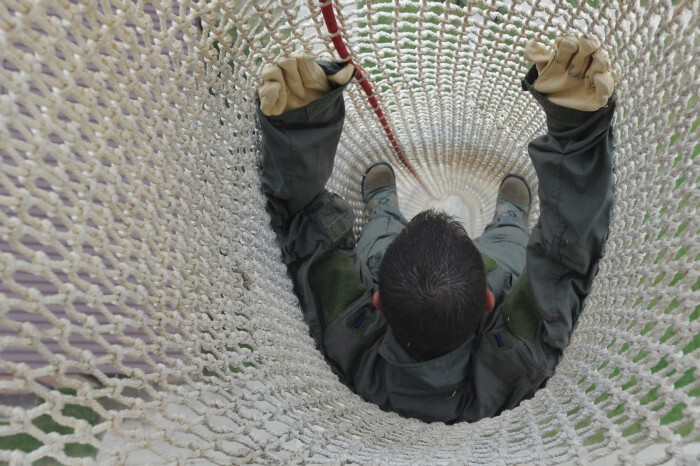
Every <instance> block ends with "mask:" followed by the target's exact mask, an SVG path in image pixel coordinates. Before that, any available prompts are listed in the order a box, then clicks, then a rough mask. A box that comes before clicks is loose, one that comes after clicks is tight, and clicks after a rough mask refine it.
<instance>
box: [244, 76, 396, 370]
mask: <svg viewBox="0 0 700 466" xmlns="http://www.w3.org/2000/svg"><path fill="white" fill-rule="evenodd" d="M320 64H321V66H322V67H323V68H324V69H325V71H326V73H327V74H332V73H333V72H335V71H337V70H338V68H339V67H340V66H342V64H336V63H325V62H324V63H320ZM346 86H347V84H345V85H343V86H340V87H337V88H335V89H333V90H332V91H331V92H329V93H327V94H325V95H324V96H323V97H321V98H319V99H317V100H315V101H313V102H311V103H310V104H308V105H306V106H305V107H302V108H298V109H295V110H291V111H289V112H285V113H283V114H281V115H279V116H265V115H263V114H262V112H261V111H260V106H259V102H258V108H257V116H258V120H259V121H260V127H261V137H262V141H261V147H262V160H261V167H260V168H261V170H260V179H261V186H262V190H263V193H264V194H265V196H266V198H267V210H268V212H269V214H270V219H271V225H272V228H273V230H274V231H275V233H276V235H277V240H278V242H279V245H280V249H281V252H282V260H283V262H284V263H285V265H286V266H287V270H288V272H289V275H290V276H291V279H292V282H293V284H294V291H295V293H296V295H297V297H298V298H299V304H300V307H301V310H302V313H303V315H304V320H305V321H306V323H307V324H308V325H309V329H310V332H311V335H312V336H313V338H314V339H315V341H316V344H317V345H318V347H319V348H321V349H322V350H323V352H324V354H325V355H326V356H327V357H328V358H329V359H330V360H331V361H332V363H333V367H334V369H335V370H336V372H337V373H338V375H339V376H340V377H341V380H343V381H345V382H349V380H348V377H350V378H351V376H350V374H351V373H352V372H353V371H354V369H355V365H356V364H357V361H358V360H359V358H360V357H361V355H362V353H363V352H364V350H365V349H366V348H367V347H368V346H369V345H371V344H373V343H374V341H375V340H376V339H377V338H379V336H381V335H382V334H383V333H384V329H385V327H386V324H385V323H384V319H383V318H382V317H381V315H380V314H379V313H378V312H377V311H376V310H375V309H374V307H373V306H372V305H371V291H370V290H371V288H372V279H371V276H370V274H369V271H368V270H367V269H366V267H364V265H363V264H362V263H361V261H360V260H359V259H358V258H357V256H356V253H355V237H354V234H353V231H352V226H353V223H354V216H353V212H352V208H351V207H350V205H349V204H348V203H347V202H346V201H345V200H344V199H342V198H341V197H340V196H337V195H335V194H333V193H330V192H328V191H327V190H326V189H325V185H326V182H327V181H328V178H329V177H330V175H331V173H332V171H333V162H334V158H335V153H336V149H337V147H338V142H339V140H340V135H341V132H342V129H343V121H344V116H345V107H344V102H343V90H344V89H345V87H346Z"/></svg>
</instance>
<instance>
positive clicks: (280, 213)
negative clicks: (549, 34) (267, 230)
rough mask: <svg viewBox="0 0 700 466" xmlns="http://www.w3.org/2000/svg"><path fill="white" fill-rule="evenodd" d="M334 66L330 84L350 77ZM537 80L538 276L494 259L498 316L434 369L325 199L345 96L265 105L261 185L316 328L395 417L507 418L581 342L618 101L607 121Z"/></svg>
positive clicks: (606, 111)
mask: <svg viewBox="0 0 700 466" xmlns="http://www.w3.org/2000/svg"><path fill="white" fill-rule="evenodd" d="M322 66H323V67H324V69H326V72H327V73H329V74H330V73H332V72H334V71H336V70H337V69H338V67H339V65H337V64H334V63H323V64H322ZM536 79H537V71H536V69H535V68H534V67H533V69H531V70H530V72H529V73H528V75H527V76H526V77H525V79H524V80H523V89H525V90H527V91H529V92H530V93H531V94H532V95H533V97H534V98H535V100H536V101H537V102H538V103H539V104H540V105H541V106H542V108H543V109H544V111H545V113H546V117H547V127H548V132H547V134H546V135H543V136H540V137H538V138H536V139H534V140H533V141H532V142H531V143H530V144H529V146H528V152H529V155H530V157H531V159H532V163H533V165H534V167H535V170H536V172H537V176H538V179H539V198H540V218H539V219H538V222H537V224H536V226H535V227H534V229H533V231H532V234H531V236H530V240H529V243H528V246H527V251H526V267H525V270H524V271H523V273H522V275H520V276H510V274H507V273H504V272H503V271H502V270H503V268H500V267H496V265H497V264H495V262H494V260H493V259H491V258H490V257H488V256H485V260H484V262H485V266H486V269H487V279H488V284H489V287H490V288H491V290H492V291H493V292H494V294H495V295H496V298H497V301H496V302H497V307H496V309H495V310H494V311H493V312H490V313H485V314H484V317H483V319H482V322H481V324H480V327H479V329H478V331H477V333H476V334H475V335H472V336H471V337H470V338H469V339H468V340H467V341H466V342H465V343H464V344H463V345H462V346H461V347H459V348H457V349H456V350H454V351H452V352H450V353H448V354H446V355H443V356H441V357H439V358H436V359H433V360H430V361H424V362H417V361H415V360H414V359H413V358H412V357H411V356H410V355H409V354H408V353H407V352H406V351H404V350H403V348H402V347H401V346H400V345H399V344H398V343H397V341H396V340H395V339H394V337H393V335H392V333H391V329H390V328H389V327H388V326H387V324H386V322H385V320H384V318H383V316H382V314H381V312H379V311H377V310H376V309H375V308H374V306H373V305H372V298H371V296H372V292H373V288H374V283H373V281H372V279H371V276H370V273H369V271H368V270H367V269H366V266H365V265H364V264H362V263H361V262H360V261H359V260H358V258H357V256H356V253H355V238H354V235H353V232H352V225H353V213H352V209H351V208H350V206H349V205H348V203H347V202H345V201H344V200H343V199H342V198H340V197H339V196H337V195H335V194H332V193H330V192H328V191H326V190H325V184H326V182H327V180H328V178H329V177H330V175H331V172H332V169H333V161H334V157H335V152H336V148H337V144H338V141H339V139H340V134H341V131H342V127H343V120H344V102H343V98H342V92H343V90H344V88H345V86H341V87H338V88H336V89H335V90H333V91H331V92H330V93H328V94H326V95H325V96H323V97H322V98H320V99H318V100H316V101H314V102H312V103H311V104H309V105H308V106H306V107H303V108H300V109H296V110H293V111H290V112H286V113H284V114H282V115H280V116H276V117H266V116H264V115H262V113H260V112H259V109H258V117H259V120H260V125H261V129H262V153H263V158H262V164H261V183H262V189H263V192H264V193H265V195H266V197H267V201H268V211H269V213H270V217H271V225H272V228H273V229H274V230H275V232H276V233H277V237H278V240H279V243H280V247H281V251H282V258H283V260H284V262H285V264H286V265H287V267H288V270H289V273H290V275H291V277H292V280H293V283H294V287H295V292H296V293H297V295H298V296H299V300H300V303H301V308H302V312H303V315H304V318H305V320H306V322H307V323H308V324H309V328H310V331H311V334H312V336H313V337H314V339H315V340H316V342H317V344H318V347H319V349H320V350H321V351H322V352H323V353H324V354H325V356H326V358H327V359H328V361H329V363H330V365H331V367H332V368H333V369H334V371H335V372H336V373H337V374H338V376H339V377H340V378H341V380H343V381H344V382H345V383H346V384H348V385H349V386H350V387H351V388H352V389H353V390H354V391H355V392H357V393H358V394H359V395H361V396H362V397H363V398H364V399H366V400H367V401H370V402H372V403H376V404H377V405H379V406H380V407H381V408H382V409H386V410H392V411H395V412H398V413H400V414H402V415H405V416H411V417H416V418H419V419H422V420H424V421H428V422H431V421H441V422H446V423H450V422H459V421H476V420H478V419H481V418H483V417H489V416H494V415H497V414H499V413H500V412H502V411H503V410H505V409H511V408H513V407H515V406H517V405H518V404H519V403H520V402H521V401H522V400H523V399H526V398H528V397H531V396H532V395H533V394H534V392H535V391H536V390H537V389H538V388H540V387H541V386H543V384H544V383H545V382H546V380H547V379H548V378H549V377H551V376H552V375H553V373H554V370H555V367H556V365H557V364H558V363H559V361H560V359H561V355H562V351H563V350H564V348H565V347H566V346H567V345H568V343H569V338H570V335H571V332H572V330H573V328H574V326H575V324H576V321H577V319H578V317H579V315H580V314H581V312H582V311H583V304H584V299H585V297H586V296H587V294H588V293H589V291H590V288H591V282H592V280H593V278H594V277H595V274H596V271H597V263H598V260H599V259H600V257H601V255H602V254H603V247H604V243H605V240H606V239H607V235H608V226H609V222H610V207H611V204H612V199H613V192H612V187H613V175H612V157H613V150H612V131H611V121H612V117H613V112H614V106H615V99H614V97H613V98H611V99H610V101H609V102H608V105H607V106H606V107H604V108H601V109H599V110H598V111H596V112H581V111H576V110H571V109H567V108H563V107H559V106H557V105H555V104H553V103H551V102H550V101H548V100H547V99H546V97H544V96H543V95H541V94H539V93H537V92H536V91H534V90H533V89H532V84H533V83H534V81H535V80H536ZM346 85H347V84H346Z"/></svg>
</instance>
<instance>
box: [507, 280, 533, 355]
mask: <svg viewBox="0 0 700 466" xmlns="http://www.w3.org/2000/svg"><path fill="white" fill-rule="evenodd" d="M503 315H504V316H505V318H506V326H507V327H508V330H510V332H511V333H512V334H513V335H515V336H516V337H517V338H519V339H521V340H524V341H532V339H533V338H534V337H535V334H536V333H537V329H538V328H539V327H540V323H541V322H542V317H541V316H540V312H539V311H538V310H537V306H536V305H535V301H534V299H533V297H532V288H531V287H530V278H529V276H528V273H527V270H525V271H524V272H523V274H522V275H521V276H520V278H518V281H516V282H515V285H513V288H512V289H511V290H510V293H508V296H506V299H505V301H504V302H503Z"/></svg>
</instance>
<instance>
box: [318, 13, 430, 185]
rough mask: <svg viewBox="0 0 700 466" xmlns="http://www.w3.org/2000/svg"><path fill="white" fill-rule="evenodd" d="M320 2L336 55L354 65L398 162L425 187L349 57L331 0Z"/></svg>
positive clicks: (362, 74)
mask: <svg viewBox="0 0 700 466" xmlns="http://www.w3.org/2000/svg"><path fill="white" fill-rule="evenodd" d="M320 4H321V13H323V20H324V22H325V23H326V29H328V33H329V34H330V35H331V40H332V41H333V45H334V46H335V50H336V52H338V55H340V58H341V59H343V60H344V61H346V62H348V63H351V64H352V65H353V66H354V67H355V70H356V73H355V78H356V79H357V81H358V82H359V83H360V86H362V89H364V91H365V94H367V99H368V100H369V103H370V105H372V108H373V109H374V113H376V114H377V117H378V118H379V123H380V124H381V125H382V128H383V129H384V132H385V133H386V136H387V138H388V139H389V142H390V143H391V146H392V147H393V148H394V152H396V156H397V157H398V159H399V162H401V164H402V165H403V166H404V167H406V169H407V170H408V171H409V172H410V173H411V175H413V177H414V178H415V179H416V181H418V183H420V185H421V186H423V188H425V185H424V184H423V181H422V180H421V179H420V177H419V176H418V173H416V170H415V168H413V165H411V163H410V162H409V161H408V160H406V156H405V155H404V153H403V150H401V147H400V146H399V143H398V141H397V140H396V138H395V137H394V131H393V130H392V129H391V125H390V124H389V122H388V121H387V119H386V117H385V116H384V112H383V111H382V108H381V106H380V105H379V101H378V100H377V97H376V96H375V95H374V91H373V90H372V85H371V84H370V83H369V80H368V79H367V78H366V77H365V75H364V73H363V72H362V68H360V65H358V64H357V63H355V62H354V61H353V60H352V57H350V52H348V49H347V47H345V42H344V41H343V37H342V35H341V34H340V31H339V30H338V22H337V21H336V19H335V11H334V10H333V0H321V2H320Z"/></svg>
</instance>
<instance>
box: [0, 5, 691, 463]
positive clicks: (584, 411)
mask: <svg viewBox="0 0 700 466" xmlns="http://www.w3.org/2000/svg"><path fill="white" fill-rule="evenodd" d="M463 3H464V4H454V3H451V2H445V3H439V2H433V1H422V2H406V1H403V0H395V1H390V0H383V1H376V2H352V1H348V2H342V3H341V2H335V3H334V10H335V12H336V17H337V20H338V23H339V25H340V31H341V34H342V36H343V39H344V40H345V42H346V44H347V45H348V49H349V50H350V53H351V56H352V57H353V60H354V61H355V62H356V63H357V64H358V65H359V66H361V67H362V69H363V70H364V72H365V75H366V77H367V79H369V80H370V81H371V83H372V86H373V88H374V91H375V95H376V96H377V97H378V100H379V103H380V105H381V107H382V109H383V111H384V113H385V115H386V116H387V119H388V124H389V125H390V126H391V128H392V131H393V134H394V135H395V137H396V140H397V141H398V145H399V147H400V150H401V151H402V152H403V154H405V156H406V158H407V160H408V161H409V162H410V163H411V164H412V165H413V167H415V170H416V173H417V175H418V176H419V177H420V179H421V180H422V182H423V184H424V185H425V188H423V187H421V186H420V184H419V183H418V182H417V181H416V179H415V178H414V177H413V176H411V175H410V173H409V172H408V170H406V169H405V168H403V167H402V165H401V164H400V163H398V162H397V160H396V152H395V151H394V149H393V148H392V146H391V144H390V143H389V142H388V140H387V137H386V134H385V131H384V129H383V128H382V126H381V125H380V124H379V123H378V121H379V120H378V119H377V117H376V116H375V112H374V110H373V108H372V106H371V105H370V104H369V103H368V100H367V99H366V97H365V96H364V93H363V92H362V91H361V89H360V88H359V86H355V85H353V86H351V87H350V88H349V90H348V91H347V93H346V103H347V120H346V125H345V130H344V134H343V138H342V140H341V143H340V148H339V151H338V157H337V159H336V168H335V172H334V176H333V178H332V180H331V183H330V186H329V188H330V189H332V190H334V191H336V192H338V193H339V194H341V195H343V196H345V197H346V198H347V199H348V200H349V201H350V202H351V204H352V205H353V207H354V208H355V210H356V214H357V229H358V231H359V229H360V228H361V222H362V220H363V218H364V217H363V216H364V213H363V211H362V204H361V201H360V194H359V179H360V175H361V173H363V172H364V170H365V168H366V166H367V165H368V164H370V163H371V162H372V161H376V160H380V159H387V160H390V161H393V162H394V165H395V166H396V167H397V173H398V177H399V183H400V186H399V190H400V193H399V194H400V199H401V203H402V208H403V209H404V211H405V213H406V214H407V216H409V217H410V216H412V215H414V214H415V213H417V212H418V211H420V210H422V209H425V208H427V207H430V206H444V207H447V208H448V209H452V210H453V211H454V212H456V213H457V214H458V215H460V217H461V218H462V219H463V220H464V221H465V223H466V225H467V227H468V230H469V232H470V233H471V234H472V235H477V234H479V233H480V232H481V231H482V230H483V228H484V226H485V224H486V221H487V220H488V219H489V218H490V216H491V213H492V212H493V207H494V205H495V196H496V191H497V188H498V184H499V181H500V179H501V178H502V176H503V175H504V174H506V173H508V172H520V173H522V174H524V175H525V176H526V177H528V179H530V181H531V183H532V184H533V186H535V187H536V179H535V175H534V171H533V170H532V167H531V166H530V163H529V160H528V158H527V152H526V146H527V143H528V142H529V140H530V139H532V138H533V137H535V136H537V135H539V134H542V133H543V132H544V130H545V126H544V120H543V114H542V112H541V110H540V109H539V108H538V107H537V105H536V104H535V103H534V101H533V100H532V99H531V98H530V97H529V96H528V95H526V94H525V93H523V92H522V91H521V90H520V88H519V80H520V78H521V77H522V76H523V75H524V73H525V71H526V69H527V64H526V63H525V62H524V60H523V50H524V46H525V44H526V42H527V41H528V40H529V39H532V38H536V39H540V40H542V41H549V40H551V39H552V38H553V37H555V36H556V35H558V34H560V33H562V32H568V31H573V32H578V33H587V34H591V35H595V36H596V37H598V38H599V39H600V40H601V42H602V43H603V44H605V48H606V49H607V51H608V52H609V54H610V56H611V57H613V60H612V61H613V64H614V72H615V74H616V77H617V79H618V82H619V87H618V94H619V107H618V110H617V114H616V119H615V134H616V165H615V174H616V186H615V196H616V200H615V205H614V211H613V223H612V226H611V230H610V239H609V241H608V243H607V250H606V255H605V258H604V259H603V260H602V262H601V264H600V272H599V274H598V277H597V279H596V281H595V285H594V290H593V292H592V294H591V296H590V298H589V299H588V301H587V307H586V311H585V313H584V314H583V316H582V317H581V319H580V321H579V324H578V327H577V329H576V331H575V333H574V336H573V339H572V342H571V345H570V347H569V348H568V350H567V351H566V353H565V358H564V361H563V362H562V363H561V365H560V366H559V367H558V370H557V373H556V375H555V376H554V377H553V378H552V379H551V380H549V382H548V384H547V387H546V388H545V389H542V390H540V391H539V392H538V393H537V395H536V396H535V397H534V398H533V399H532V400H529V401H525V402H523V403H522V405H521V406H520V407H518V408H517V409H515V410H513V411H509V412H505V413H503V414H502V415H501V416H499V417H498V418H493V419H484V420H482V421H480V422H478V423H474V424H466V423H462V424H457V425H453V426H446V425H443V424H439V423H436V424H424V423H422V422H419V421H416V420H412V419H405V418H401V417H399V416H398V415H395V414H393V413H385V412H382V411H380V410H379V409H378V408H376V407H375V406H374V405H371V404H368V403H365V402H363V401H362V400H361V399H360V398H359V397H357V396H356V395H354V394H352V393H351V392H350V391H349V390H348V389H347V388H346V387H345V386H343V385H342V384H340V383H339V382H338V380H337V379H336V377H335V376H334V375H333V374H332V373H331V371H330V370H329V369H328V367H327V366H326V364H325V362H324V360H323V358H322V357H321V355H320V354H319V353H318V352H317V351H316V350H315V349H314V345H313V341H312V340H311V338H310V337H309V336H308V331H307V327H306V325H305V324H304V322H303V320H302V318H301V313H300V311H299V309H298V302H297V300H296V297H295V295H294V293H293V291H292V285H291V282H290V280H289V279H288V278H287V276H286V270H285V267H284V265H283V264H282V263H281V262H280V254H279V250H278V247H277V245H276V243H275V238H274V235H273V233H272V232H271V231H270V229H269V227H268V222H269V218H268V216H267V214H266V213H265V209H264V198H263V196H262V194H261V191H260V186H259V180H258V172H257V162H258V157H259V154H260V151H259V132H258V129H257V123H256V118H255V115H254V99H255V91H256V86H257V84H258V83H259V81H258V80H259V76H260V70H261V67H262V65H263V64H264V63H266V62H268V61H271V60H274V59H275V58H276V57H279V56H280V55H284V54H288V53H291V52H292V51H295V50H305V51H307V52H310V53H314V54H316V55H319V56H326V57H335V58H336V59H337V55H334V50H333V46H332V45H331V37H330V36H329V34H328V32H327V29H326V27H325V25H324V22H323V17H322V16H321V14H320V5H319V4H317V3H315V2H311V1H308V2H307V3H304V2H297V1H294V0H288V1H279V2H271V1H266V0H253V1H233V2H231V1H216V0H207V1H204V0H200V1H187V0H182V1H177V2H175V1H165V0H133V1H132V0H103V1H100V2H90V1H78V0H54V1H36V2H27V1H24V0H4V1H3V2H2V3H0V50H2V54H1V55H0V63H1V66H0V119H1V121H2V124H0V155H1V156H2V170H0V275H1V276H2V284H1V285H0V461H9V462H10V463H15V462H16V463H30V462H33V461H36V460H41V459H44V460H46V459H47V458H53V459H54V460H56V461H58V462H60V463H64V464H78V463H80V462H85V463H92V462H95V461H96V462H111V463H114V462H117V463H119V462H127V463H147V462H148V463H159V462H167V463H176V462H177V463H185V462H191V461H195V460H198V461H201V462H203V463H215V464H230V463H241V462H255V463H268V462H269V463H275V462H279V461H289V462H335V463H343V462H355V463H364V462H378V463H425V462H446V463H455V462H468V463H500V464H508V463H525V462H535V461H537V462H543V463H557V462H565V461H579V462H582V463H587V462H590V461H593V460H596V459H599V458H602V459H604V460H605V461H609V460H615V459H616V460H618V461H622V462H642V463H643V462H664V461H669V460H675V461H676V462H677V463H678V464H681V463H684V462H686V463H694V462H696V461H698V456H697V455H698V449H697V442H698V439H699V437H700V413H699V409H700V404H699V402H698V396H699V395H700V382H699V380H700V377H699V374H698V358H699V355H700V351H698V347H699V346H700V318H699V315H700V311H699V309H700V308H699V306H698V303H700V291H698V289H699V288H700V272H699V270H700V267H698V265H699V261H700V248H699V247H698V231H699V229H700V225H699V223H698V214H699V212H698V206H699V204H700V195H699V194H698V190H697V184H698V176H699V174H700V173H699V171H700V170H699V169H698V164H697V161H696V159H697V155H698V153H699V152H700V149H699V147H700V146H699V145H698V125H699V119H698V114H699V112H698V110H699V105H698V53H697V50H698V40H699V36H698V17H699V15H700V4H699V3H698V2H696V1H693V0H688V1H680V0H679V1H660V2H655V1H648V2H647V1H643V2H641V4H640V3H638V2H631V1H620V2H599V1H594V0H589V1H587V2H576V1H572V0H569V1H564V0H562V1H534V2H531V3H530V4H523V3H522V2H511V1H503V2H495V1H494V2H463ZM531 215H532V217H533V219H534V218H536V216H537V212H536V211H535V212H533V213H532V214H531Z"/></svg>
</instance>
